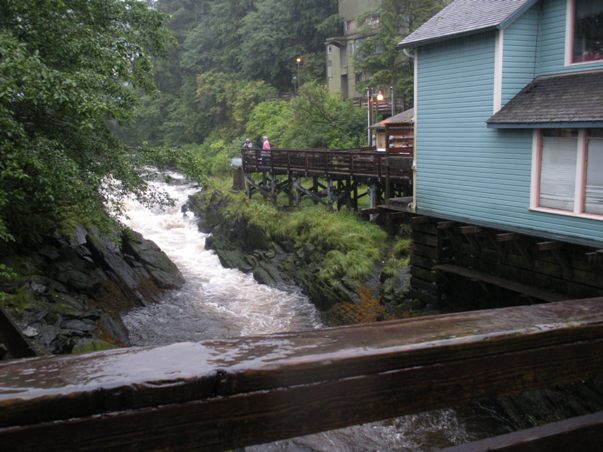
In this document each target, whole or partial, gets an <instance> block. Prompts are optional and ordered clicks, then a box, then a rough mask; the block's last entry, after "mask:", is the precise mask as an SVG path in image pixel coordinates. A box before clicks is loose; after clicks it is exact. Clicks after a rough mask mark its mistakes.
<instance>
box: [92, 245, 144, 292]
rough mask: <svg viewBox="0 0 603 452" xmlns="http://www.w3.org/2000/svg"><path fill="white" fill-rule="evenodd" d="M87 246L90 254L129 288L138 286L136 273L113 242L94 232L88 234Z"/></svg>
mask: <svg viewBox="0 0 603 452" xmlns="http://www.w3.org/2000/svg"><path fill="white" fill-rule="evenodd" d="M87 246H88V248H89V249H90V251H91V252H92V255H93V256H95V258H96V259H97V260H98V261H99V262H101V263H102V264H103V265H104V266H105V268H107V269H108V270H110V271H111V272H112V273H113V274H115V275H116V276H117V277H118V279H119V280H120V281H121V282H122V283H123V284H125V286H126V287H128V288H129V289H136V288H138V287H139V285H140V284H139V281H138V278H137V277H136V273H135V272H134V270H133V269H132V267H130V265H128V263H127V262H126V260H125V259H124V258H123V257H122V256H121V254H119V250H118V248H117V247H116V245H115V244H114V243H112V242H111V241H110V240H108V239H107V238H105V237H103V238H99V237H97V236H96V235H94V234H89V235H88V242H87Z"/></svg>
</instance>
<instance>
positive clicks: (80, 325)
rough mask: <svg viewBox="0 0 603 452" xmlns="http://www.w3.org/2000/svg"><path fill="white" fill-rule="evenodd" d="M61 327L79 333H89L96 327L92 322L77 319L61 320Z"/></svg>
mask: <svg viewBox="0 0 603 452" xmlns="http://www.w3.org/2000/svg"><path fill="white" fill-rule="evenodd" d="M60 326H61V328H63V329H65V330H73V331H77V332H81V333H89V332H91V331H94V330H95V329H96V325H95V324H94V322H86V321H84V320H79V319H68V320H64V321H62V322H61V325H60Z"/></svg>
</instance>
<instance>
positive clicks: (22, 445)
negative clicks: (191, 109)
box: [0, 298, 603, 451]
mask: <svg viewBox="0 0 603 452" xmlns="http://www.w3.org/2000/svg"><path fill="white" fill-rule="evenodd" d="M602 303H603V298H597V299H587V300H573V301H563V302H557V303H550V304H544V305H533V306H523V307H513V308H504V309H493V310H484V311H474V312H467V313H459V314H450V315H440V316H433V317H423V318H416V319H409V320H400V321H393V322H381V323H376V324H368V325H360V326H351V327H342V328H330V329H323V330H313V331H306V332H303V333H283V334H275V335H271V336H262V337H248V338H237V339H228V340H209V341H204V342H201V343H183V344H174V345H169V346H164V347H146V348H132V349H123V350H114V351H107V352H98V353H93V354H89V355H80V356H61V357H44V358H32V359H26V360H20V361H15V362H9V363H6V364H1V365H0V444H2V446H3V450H7V451H8V450H20V451H23V450H45V451H55V450H57V451H58V450H61V451H62V450H109V449H114V448H119V449H126V448H127V449H129V450H157V449H160V450H184V449H195V450H223V449H229V448H234V447H242V446H245V445H249V444H260V443H265V442H269V441H273V440H277V439H283V438H288V437H294V436H298V435H304V434H307V433H313V432H318V431H323V430H329V429H334V428H339V427H344V426H348V425H353V424H359V423H364V422H369V421H376V420H380V419H385V418H391V417H395V416H399V415H404V414H408V413H415V412H419V411H425V410H430V409H434V408H439V407H444V406H450V405H454V404H459V403H463V402H468V401H476V400H480V399H484V398H488V397H493V396H496V395H502V394H509V393H514V392H518V391H522V390H526V389H534V388H543V387H547V386H552V385H557V384H561V383H567V382H572V381H577V380H581V379H587V378H590V377H593V376H596V375H601V374H602V373H603V307H602V306H603V305H602ZM600 436H601V435H599V437H598V438H597V439H596V440H600V439H601V438H600ZM514 450H515V449H514Z"/></svg>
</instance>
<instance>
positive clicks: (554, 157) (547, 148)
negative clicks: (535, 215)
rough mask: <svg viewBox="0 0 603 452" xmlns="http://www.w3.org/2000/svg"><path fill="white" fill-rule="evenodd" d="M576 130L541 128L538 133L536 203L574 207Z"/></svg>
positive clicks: (569, 208)
mask: <svg viewBox="0 0 603 452" xmlns="http://www.w3.org/2000/svg"><path fill="white" fill-rule="evenodd" d="M577 152H578V136H577V131H569V130H567V129H566V130H545V131H544V132H543V137H542V170H541V174H540V206H541V207H549V208H551V209H561V210H570V211H571V210H574V189H575V180H576V158H577Z"/></svg>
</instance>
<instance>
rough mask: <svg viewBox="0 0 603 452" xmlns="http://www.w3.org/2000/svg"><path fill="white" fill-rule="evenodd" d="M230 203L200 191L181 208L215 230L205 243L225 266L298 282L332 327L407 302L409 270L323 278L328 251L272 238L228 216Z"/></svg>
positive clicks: (277, 282) (385, 314)
mask: <svg viewBox="0 0 603 452" xmlns="http://www.w3.org/2000/svg"><path fill="white" fill-rule="evenodd" d="M229 202H230V199H229V197H228V196H226V195H225V194H223V193H221V192H218V191H214V192H211V193H204V192H200V193H197V194H195V195H193V196H191V197H190V198H189V202H188V203H187V204H186V205H185V206H184V207H183V209H184V210H190V211H193V212H194V213H195V214H196V216H197V218H198V226H199V229H200V230H202V231H203V232H206V233H211V236H209V237H208V238H207V240H206V244H205V246H206V247H207V248H208V249H212V250H214V251H215V252H216V253H217V255H218V257H219V259H220V262H221V263H222V265H223V266H224V267H227V268H237V269H239V270H241V271H243V272H246V273H252V274H253V276H254V278H255V279H256V280H257V281H258V282H260V283H262V284H267V285H270V286H274V287H283V286H286V285H287V284H295V285H297V286H298V287H300V288H301V289H302V290H303V291H304V293H305V294H306V295H307V296H308V297H309V298H310V300H311V301H312V303H313V304H314V305H315V306H316V307H317V308H318V309H319V310H320V311H321V312H322V313H323V320H324V321H325V323H327V324H328V325H343V324H351V323H359V322H372V321H377V320H383V319H388V318H394V317H395V316H396V315H397V311H399V307H400V304H401V303H404V302H405V301H408V269H407V268H399V269H398V270H397V271H395V272H394V274H391V273H387V272H385V271H383V264H379V265H376V266H375V269H374V271H373V273H372V275H371V276H370V277H369V278H366V279H363V280H349V279H346V278H343V279H342V280H338V281H325V280H324V279H321V278H320V277H319V272H320V270H321V268H320V267H321V263H322V262H323V261H324V255H325V251H324V250H321V249H319V248H318V247H316V246H314V245H313V244H312V243H304V244H303V245H302V246H299V245H298V246H296V244H295V243H294V242H293V240H291V239H290V238H283V237H279V238H275V237H270V236H269V234H268V233H267V232H266V231H265V230H263V229H262V228H260V227H258V226H257V225H255V224H253V223H250V222H249V221H247V220H246V219H244V218H239V219H236V220H232V219H229V218H228V216H227V215H226V214H225V212H226V210H227V207H228V205H229Z"/></svg>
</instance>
